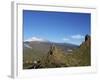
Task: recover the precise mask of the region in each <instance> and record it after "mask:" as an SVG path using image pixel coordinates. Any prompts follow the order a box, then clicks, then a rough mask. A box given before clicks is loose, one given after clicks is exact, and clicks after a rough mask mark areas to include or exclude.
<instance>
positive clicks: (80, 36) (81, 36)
mask: <svg viewBox="0 0 100 80" xmlns="http://www.w3.org/2000/svg"><path fill="white" fill-rule="evenodd" d="M71 38H73V39H83V38H84V36H83V35H80V34H77V35H72V36H71Z"/></svg>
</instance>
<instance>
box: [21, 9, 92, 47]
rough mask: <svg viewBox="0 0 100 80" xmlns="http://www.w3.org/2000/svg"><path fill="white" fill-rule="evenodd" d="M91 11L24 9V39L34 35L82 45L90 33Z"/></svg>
mask: <svg viewBox="0 0 100 80" xmlns="http://www.w3.org/2000/svg"><path fill="white" fill-rule="evenodd" d="M90 18H91V15H90V14H89V13H71V12H50V11H31V10H23V34H24V35H23V36H24V41H25V40H27V39H31V38H32V37H35V38H41V39H46V40H49V41H53V42H60V43H72V44H77V45H80V44H81V43H82V41H83V40H84V36H85V35H86V34H89V35H90V26H91V25H90V24H91V23H90V20H91V19H90Z"/></svg>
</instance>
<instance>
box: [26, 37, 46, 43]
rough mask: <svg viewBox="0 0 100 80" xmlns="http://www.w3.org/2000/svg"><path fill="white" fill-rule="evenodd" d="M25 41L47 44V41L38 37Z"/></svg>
mask: <svg viewBox="0 0 100 80" xmlns="http://www.w3.org/2000/svg"><path fill="white" fill-rule="evenodd" d="M25 41H29V42H30V41H42V42H45V41H47V40H45V39H42V38H38V37H32V38H29V39H27V40H25Z"/></svg>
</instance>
